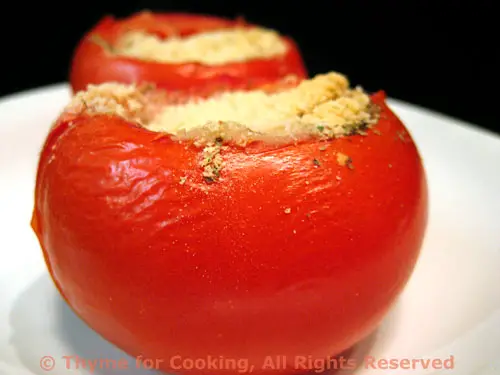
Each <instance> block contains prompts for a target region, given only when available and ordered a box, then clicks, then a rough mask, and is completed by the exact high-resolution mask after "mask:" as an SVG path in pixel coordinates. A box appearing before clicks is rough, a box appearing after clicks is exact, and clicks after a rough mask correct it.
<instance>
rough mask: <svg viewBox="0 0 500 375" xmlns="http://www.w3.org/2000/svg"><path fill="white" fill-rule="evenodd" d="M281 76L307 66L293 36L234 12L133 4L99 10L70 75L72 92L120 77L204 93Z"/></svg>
mask: <svg viewBox="0 0 500 375" xmlns="http://www.w3.org/2000/svg"><path fill="white" fill-rule="evenodd" d="M286 76H297V77H298V78H304V77H305V76H306V70H305V67H304V63H303V61H302V57H301V55H300V52H299V49H298V47H297V45H296V44H295V43H294V41H293V40H291V39H290V38H288V37H285V36H282V35H280V34H279V33H277V32H276V31H274V30H270V29H266V28H263V27H259V26H257V25H251V24H248V23H246V22H245V21H243V20H241V19H237V20H230V19H225V18H220V17H214V16H205V15H196V14H182V13H151V12H140V13H138V14H135V15H133V16H131V17H129V18H125V19H115V18H113V17H106V18H104V19H103V20H102V21H101V22H99V23H98V24H97V26H95V27H94V28H93V29H92V30H91V31H90V32H89V33H88V34H87V35H86V36H85V37H84V38H83V40H82V41H81V42H80V44H79V45H78V47H77V49H76V51H75V54H74V57H73V62H72V67H71V72H70V82H71V86H72V89H73V91H74V92H77V91H80V90H84V89H85V88H86V87H87V85H88V84H99V83H104V82H122V83H138V84H139V83H152V84H155V85H156V86H157V87H161V88H164V89H167V90H170V91H177V92H181V93H186V92H187V93H188V94H192V95H198V96H204V95H205V96H207V95H209V94H210V93H212V92H215V91H219V90H230V89H248V88H252V87H258V86H260V85H262V84H265V83H268V82H273V81H276V80H280V79H282V78H283V77H286Z"/></svg>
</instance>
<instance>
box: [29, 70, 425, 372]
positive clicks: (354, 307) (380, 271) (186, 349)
mask: <svg viewBox="0 0 500 375" xmlns="http://www.w3.org/2000/svg"><path fill="white" fill-rule="evenodd" d="M269 91H270V87H269V86H268V87H267V92H264V91H259V90H255V91H247V92H232V93H226V94H223V95H220V96H217V97H214V98H210V99H207V100H201V101H200V100H198V101H193V102H188V103H185V104H183V105H175V106H173V105H165V106H161V105H158V102H157V101H155V100H153V101H150V98H151V95H153V97H154V96H155V95H154V93H153V94H152V93H151V92H141V91H140V90H138V89H137V88H136V87H135V86H127V85H119V84H103V85H100V86H95V87H92V88H90V89H89V90H88V91H85V92H80V93H79V94H78V95H76V96H75V97H74V98H73V101H72V103H71V104H70V105H68V107H67V108H66V110H65V112H64V113H63V114H62V115H61V117H60V118H59V120H58V121H57V122H56V124H55V126H54V127H53V128H52V130H51V133H50V135H49V136H48V139H47V141H46V143H45V146H44V148H43V152H42V154H41V159H40V162H39V168H38V176H37V182H36V198H35V209H34V215H33V219H32V226H33V228H34V230H35V232H36V234H37V236H38V238H39V241H40V243H41V246H42V248H43V252H44V255H45V259H46V262H47V265H48V268H49V271H50V274H51V275H52V277H53V279H54V281H55V284H56V285H57V287H58V289H59V291H60V292H61V294H62V295H63V296H64V298H65V299H66V301H67V302H68V304H69V305H70V306H71V307H72V308H73V309H74V311H75V312H76V313H77V314H78V315H79V316H80V317H81V318H82V319H83V320H84V321H85V322H87V324H88V325H89V326H90V327H92V328H93V329H94V330H95V331H97V332H98V333H100V334H101V335H102V336H103V337H105V338H106V339H108V340H109V341H110V342H112V343H114V344H116V345H117V346H118V347H120V348H122V349H123V350H125V351H126V352H128V353H130V354H131V355H133V356H141V357H140V358H144V359H148V360H150V361H151V362H148V363H149V364H151V363H154V365H155V366H158V367H159V368H161V369H162V370H165V371H168V372H174V373H180V374H189V373H193V374H198V373H213V374H220V373H237V372H243V371H245V370H244V368H247V369H252V370H253V372H254V373H270V372H276V373H294V372H304V370H306V369H307V368H308V366H311V365H312V364H314V363H316V364H317V363H318V362H317V361H316V362H314V361H313V362H311V361H306V360H305V359H307V358H309V359H313V360H314V359H315V360H323V359H326V358H328V357H329V356H332V355H335V354H336V353H341V352H343V351H344V350H346V349H347V348H349V347H351V346H352V345H354V344H355V343H356V342H358V341H359V340H361V339H363V338H364V337H366V336H367V335H368V334H370V333H371V332H373V331H374V330H375V329H376V327H377V325H378V324H379V323H380V321H381V320H382V318H383V317H384V315H385V314H386V313H387V311H388V309H389V308H390V307H391V306H392V304H393V303H394V301H395V299H396V298H397V296H398V295H399V294H400V292H401V291H402V289H403V287H404V286H405V283H406V282H407V280H408V279H409V277H410V275H411V273H412V270H413V268H414V265H415V262H416V260H417V257H418V254H419V248H420V246H421V242H422V237H423V235H424V230H425V226H426V220H427V187H426V179H425V174H424V170H423V167H422V163H421V159H420V157H419V154H418V152H417V149H416V147H415V144H414V142H413V141H412V138H411V136H410V135H409V134H408V132H407V131H406V129H405V127H404V126H403V124H402V123H401V121H400V120H399V119H398V118H397V117H396V116H395V115H394V114H393V113H392V112H391V110H390V109H389V108H388V107H387V105H386V104H385V95H384V93H383V92H379V93H376V94H374V95H371V96H370V95H368V94H366V93H365V92H364V91H362V90H361V89H351V88H350V87H349V82H348V80H347V79H346V78H345V77H344V76H342V75H340V74H337V73H329V74H325V75H320V76H316V77H314V78H313V79H311V80H305V81H302V82H301V83H300V84H298V85H296V86H295V87H289V86H285V87H274V92H269ZM151 103H154V104H151ZM276 356H280V358H285V359H286V362H285V363H280V364H279V365H277V364H276V362H274V363H273V362H272V360H270V358H271V359H272V358H276ZM282 356H285V357H282ZM270 361H271V362H270ZM246 366H248V367H246Z"/></svg>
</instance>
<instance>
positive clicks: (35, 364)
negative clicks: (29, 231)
mask: <svg viewBox="0 0 500 375" xmlns="http://www.w3.org/2000/svg"><path fill="white" fill-rule="evenodd" d="M9 320H10V326H11V330H12V335H11V337H10V344H11V345H12V346H13V348H14V349H15V351H16V352H17V353H16V354H17V357H18V359H19V360H20V361H21V363H22V366H23V367H24V368H27V369H28V370H29V371H30V373H31V374H37V375H47V374H48V373H57V374H60V375H63V374H65V373H71V374H78V375H87V374H92V375H154V374H159V373H158V372H154V371H148V370H145V369H144V368H140V367H139V368H138V367H137V365H136V361H135V358H132V357H131V356H129V355H127V354H126V353H124V352H123V351H121V350H120V349H118V348H117V347H116V346H114V345H112V344H111V343H109V342H108V341H106V340H105V339H103V338H102V337H101V336H99V335H98V334H97V333H96V332H95V331H93V330H92V329H91V328H89V327H88V326H87V325H86V324H85V323H84V322H83V321H82V320H81V319H80V318H78V317H77V316H76V315H75V314H74V313H73V311H72V310H71V308H70V307H69V306H68V305H67V303H66V302H65V301H64V300H63V299H62V297H61V296H60V295H59V292H58V291H57V289H56V287H55V285H54V283H53V282H52V280H51V279H50V277H49V276H48V274H45V273H44V274H43V275H42V276H40V277H39V278H37V279H36V280H35V282H33V283H32V284H31V285H30V286H29V287H28V288H27V289H26V290H25V291H24V292H23V293H22V294H21V295H20V296H19V298H18V299H17V300H16V301H15V303H14V307H13V308H12V311H11V312H10V317H9ZM48 356H49V357H51V358H52V359H53V361H54V363H55V365H54V367H53V368H50V369H49V368H45V369H44V366H46V365H47V364H48V363H50V359H49V360H48V361H49V362H46V363H42V361H43V360H46V361H47V359H46V357H48ZM90 361H93V363H91V362H90ZM120 361H121V362H120ZM124 361H126V364H124ZM119 364H121V365H119ZM48 370H50V371H48Z"/></svg>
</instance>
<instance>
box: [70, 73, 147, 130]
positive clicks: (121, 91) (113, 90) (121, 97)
mask: <svg viewBox="0 0 500 375" xmlns="http://www.w3.org/2000/svg"><path fill="white" fill-rule="evenodd" d="M149 88H150V87H149V86H142V87H138V86H136V85H123V84H120V83H114V82H109V83H103V84H100V85H88V86H87V90H85V91H80V92H77V93H76V95H75V96H74V97H73V98H72V100H71V102H70V104H69V105H68V106H67V107H66V112H68V113H81V112H86V113H88V114H114V115H118V116H120V117H122V118H124V119H126V120H128V121H133V122H138V123H140V124H142V123H144V122H145V121H147V110H146V108H147V98H146V96H145V95H144V93H145V92H146V91H147V90H148V89H149Z"/></svg>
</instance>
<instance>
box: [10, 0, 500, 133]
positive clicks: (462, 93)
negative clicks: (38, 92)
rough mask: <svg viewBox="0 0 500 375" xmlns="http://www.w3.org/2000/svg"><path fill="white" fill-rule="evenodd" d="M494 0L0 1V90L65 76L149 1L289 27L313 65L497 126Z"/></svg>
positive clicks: (316, 69)
mask: <svg viewBox="0 0 500 375" xmlns="http://www.w3.org/2000/svg"><path fill="white" fill-rule="evenodd" d="M493 4H494V1H493V0H491V1H485V0H476V1H467V2H460V1H457V0H455V1H452V0H435V1H418V0H399V1H398V0H393V1H376V0H372V1H369V0H367V1H361V0H348V1H340V0H337V1H335V0H329V1H299V0H297V1H296V2H294V0H291V1H286V2H285V1H272V0H268V1H258V0H255V1H218V0H211V1H207V0H205V1H193V0H178V1H171V0H161V1H128V2H125V1H121V2H117V1H114V2H113V1H108V0H86V1H84V2H78V1H76V2H75V1H71V2H67V1H66V2H61V3H60V4H59V5H58V3H55V2H53V3H50V2H45V1H41V2H33V3H28V2H26V1H17V2H16V1H14V2H8V4H3V5H2V13H3V14H2V15H3V17H2V22H1V23H0V31H1V33H2V36H3V38H2V58H1V59H0V61H1V62H0V64H1V66H2V68H3V69H2V72H3V79H2V82H1V83H0V95H6V94H8V93H12V92H15V91H19V90H24V89H28V88H32V87H37V86H42V85H47V84H50V83H55V82H62V81H65V80H66V77H67V73H68V69H69V63H70V60H71V55H72V52H73V50H74V48H75V45H76V43H77V42H78V40H79V39H80V38H81V37H82V35H83V33H84V32H85V31H86V30H88V29H89V28H91V27H92V26H93V25H94V24H95V23H96V22H97V21H98V20H99V19H100V18H101V17H102V16H103V15H105V14H114V15H116V16H122V17H123V16H127V15H129V14H131V13H132V12H135V11H138V10H142V9H150V10H165V11H192V12H199V13H212V14H216V15H223V16H230V17H233V16H237V15H244V16H245V18H247V19H248V20H249V21H252V22H254V23H259V24H262V25H264V26H268V27H272V28H275V29H277V30H279V31H280V32H282V33H284V34H289V35H291V36H293V37H294V38H295V40H296V41H297V42H298V43H299V45H300V46H301V50H302V52H303V54H304V57H305V59H306V64H307V65H308V68H309V72H310V73H311V74H315V73H321V72H326V71H329V70H336V71H340V72H342V73H344V74H346V75H348V76H349V78H350V80H351V82H352V83H353V84H361V85H362V86H363V87H365V88H366V89H367V90H373V91H374V90H377V89H381V88H383V89H385V90H386V91H387V93H388V95H389V96H392V97H395V98H399V99H402V100H405V101H408V102H412V103H415V104H419V105H421V106H425V107H429V108H432V109H435V110H438V111H440V112H443V113H446V114H449V115H452V116H455V117H458V118H461V119H464V120H467V121H470V122H473V123H476V124H478V125H480V126H483V127H486V128H489V129H491V130H494V131H496V132H500V121H499V116H498V112H499V111H498V109H497V102H498V99H497V97H498V93H497V85H498V83H499V80H498V73H497V69H498V66H499V58H498V54H499V53H498V50H499V38H498V37H496V34H497V32H498V30H497V28H498V25H499V21H498V15H497V12H495V11H494V8H493Z"/></svg>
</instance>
